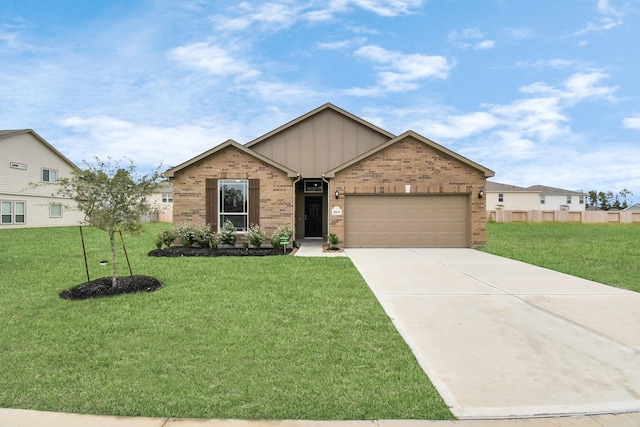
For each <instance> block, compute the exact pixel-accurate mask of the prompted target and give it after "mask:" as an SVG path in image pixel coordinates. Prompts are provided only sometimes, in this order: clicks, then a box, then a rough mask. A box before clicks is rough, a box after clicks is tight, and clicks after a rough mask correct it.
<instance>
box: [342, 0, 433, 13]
mask: <svg viewBox="0 0 640 427" xmlns="http://www.w3.org/2000/svg"><path fill="white" fill-rule="evenodd" d="M351 1H352V3H353V4H355V5H357V6H359V7H361V8H363V9H366V10H369V11H371V12H374V13H377V14H378V15H380V16H398V15H407V14H410V13H411V12H412V11H411V9H412V8H417V7H420V6H421V5H422V0H351Z"/></svg>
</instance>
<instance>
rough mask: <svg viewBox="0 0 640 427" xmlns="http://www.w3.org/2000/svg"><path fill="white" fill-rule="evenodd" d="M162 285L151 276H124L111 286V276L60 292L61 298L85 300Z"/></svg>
mask: <svg viewBox="0 0 640 427" xmlns="http://www.w3.org/2000/svg"><path fill="white" fill-rule="evenodd" d="M161 287H162V283H161V282H160V281H159V280H158V279H156V278H154V277H150V276H139V275H134V276H122V277H118V278H117V279H116V286H111V277H101V278H99V279H96V280H92V281H90V282H85V283H82V284H81V285H78V286H76V287H73V288H71V289H67V290H66V291H62V292H61V293H60V298H63V299H67V300H74V301H75V300H83V299H87V298H98V297H106V296H113V295H120V294H130V293H134V292H153V291H157V290H158V289H160V288H161Z"/></svg>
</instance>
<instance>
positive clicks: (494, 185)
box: [487, 181, 540, 211]
mask: <svg viewBox="0 0 640 427" xmlns="http://www.w3.org/2000/svg"><path fill="white" fill-rule="evenodd" d="M539 206H540V192H539V191H534V190H529V189H527V188H523V187H518V186H515V185H509V184H501V183H499V182H491V181H487V210H488V211H494V210H497V209H504V210H507V211H511V210H525V211H528V210H534V209H538V208H539Z"/></svg>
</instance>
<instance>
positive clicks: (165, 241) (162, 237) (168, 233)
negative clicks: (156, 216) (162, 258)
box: [156, 229, 178, 249]
mask: <svg viewBox="0 0 640 427" xmlns="http://www.w3.org/2000/svg"><path fill="white" fill-rule="evenodd" d="M176 237H178V236H177V235H176V232H175V231H173V229H165V230H160V232H159V233H158V236H157V237H156V247H157V248H158V249H160V248H161V247H162V245H164V246H166V247H170V246H171V245H173V241H174V240H176Z"/></svg>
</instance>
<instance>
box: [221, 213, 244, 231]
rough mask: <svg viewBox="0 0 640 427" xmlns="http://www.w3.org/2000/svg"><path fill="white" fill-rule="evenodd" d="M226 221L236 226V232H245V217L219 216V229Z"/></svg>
mask: <svg viewBox="0 0 640 427" xmlns="http://www.w3.org/2000/svg"><path fill="white" fill-rule="evenodd" d="M227 220H229V221H231V222H232V223H233V225H235V226H236V230H237V231H246V230H247V215H220V228H222V225H224V223H225V222H226V221H227Z"/></svg>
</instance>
